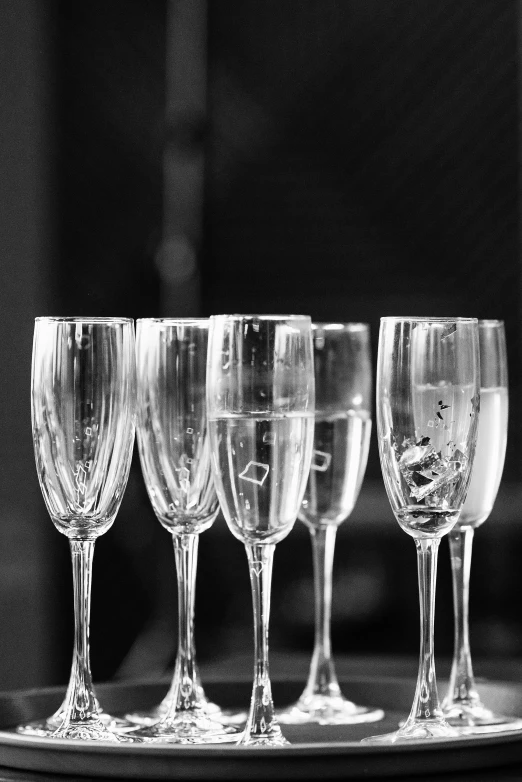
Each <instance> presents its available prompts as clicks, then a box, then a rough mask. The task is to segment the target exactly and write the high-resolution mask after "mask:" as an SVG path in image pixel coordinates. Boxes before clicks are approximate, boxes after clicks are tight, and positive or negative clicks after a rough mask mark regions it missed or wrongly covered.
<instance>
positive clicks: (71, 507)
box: [19, 318, 136, 741]
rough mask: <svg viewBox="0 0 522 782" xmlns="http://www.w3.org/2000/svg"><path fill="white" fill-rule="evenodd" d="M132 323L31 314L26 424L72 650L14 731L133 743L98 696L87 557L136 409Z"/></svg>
mask: <svg viewBox="0 0 522 782" xmlns="http://www.w3.org/2000/svg"><path fill="white" fill-rule="evenodd" d="M135 396H136V367H135V341H134V323H133V321H132V320H129V319H126V318H37V319H36V324H35V332H34V343H33V364H32V421H33V442H34V450H35V457H36V467H37V471H38V478H39V481H40V487H41V489H42V493H43V497H44V500H45V504H46V506H47V510H48V511H49V514H50V516H51V519H52V520H53V522H54V524H55V526H56V528H57V529H58V530H59V531H60V532H61V533H63V534H64V535H66V536H67V537H68V538H69V543H70V547H71V556H72V566H73V582H74V615H75V631H74V653H73V662H72V670H71V676H70V681H69V686H68V688H67V693H66V696H65V700H64V702H63V703H62V705H61V706H60V708H59V709H58V711H57V712H56V713H55V714H53V715H52V716H51V717H49V718H48V719H47V720H45V721H43V722H41V723H40V724H32V725H29V726H28V725H22V726H20V728H19V730H20V732H24V733H26V732H33V733H34V732H37V733H38V735H43V736H45V735H51V736H53V737H57V738H67V739H89V740H103V741H107V740H116V741H123V740H127V741H128V740H130V739H128V738H123V737H122V736H118V735H117V734H116V733H114V731H113V730H111V729H110V726H111V724H115V721H114V720H112V718H111V717H109V716H108V715H107V714H105V713H103V712H102V711H101V709H100V707H99V705H98V702H97V700H96V697H95V694H94V690H93V685H92V677H91V669H90V662H89V615H90V599H91V576H92V557H93V552H94V543H95V541H96V539H97V538H98V537H99V536H100V535H103V534H104V533H105V532H106V531H107V530H108V529H109V527H111V525H112V523H113V521H114V518H115V516H116V514H117V512H118V509H119V507H120V503H121V500H122V497H123V492H124V490H125V486H126V484H127V478H128V475H129V468H130V463H131V456H132V448H133V443H134V422H135V408H136V399H135Z"/></svg>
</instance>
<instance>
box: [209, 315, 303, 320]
mask: <svg viewBox="0 0 522 782" xmlns="http://www.w3.org/2000/svg"><path fill="white" fill-rule="evenodd" d="M218 318H221V319H223V320H238V321H240V320H281V321H284V320H309V321H310V322H311V320H312V317H311V315H258V314H255V313H254V314H248V315H240V314H237V313H234V314H231V315H223V314H220V315H211V316H210V320H217V319H218Z"/></svg>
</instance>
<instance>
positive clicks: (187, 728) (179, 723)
mask: <svg viewBox="0 0 522 782" xmlns="http://www.w3.org/2000/svg"><path fill="white" fill-rule="evenodd" d="M130 735H131V736H132V737H133V738H134V737H137V738H139V739H141V740H142V741H144V742H147V743H159V742H161V743H168V744H223V743H225V742H237V740H238V738H239V737H240V735H241V734H240V732H239V731H238V730H237V728H235V727H232V726H226V725H223V723H221V722H218V721H217V720H216V719H211V718H210V717H209V716H207V715H206V714H205V713H204V712H203V710H201V709H199V710H197V711H184V712H180V713H179V714H176V715H175V716H174V717H171V718H170V719H168V718H167V717H165V716H164V717H163V718H162V719H161V720H160V721H159V722H156V723H155V724H154V725H147V726H144V727H141V728H138V729H137V730H135V731H133V732H132V733H131V734H130Z"/></svg>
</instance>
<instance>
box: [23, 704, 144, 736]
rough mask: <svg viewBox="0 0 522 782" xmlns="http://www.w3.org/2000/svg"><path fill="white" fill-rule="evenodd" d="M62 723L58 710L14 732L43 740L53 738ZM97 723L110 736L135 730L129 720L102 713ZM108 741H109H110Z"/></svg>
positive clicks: (63, 718) (63, 716)
mask: <svg viewBox="0 0 522 782" xmlns="http://www.w3.org/2000/svg"><path fill="white" fill-rule="evenodd" d="M64 721H65V712H64V711H61V710H59V711H57V712H56V713H55V714H53V715H52V716H51V717H48V718H47V719H45V720H34V721H33V722H27V723H25V724H22V725H18V727H17V728H16V732H17V733H20V734H22V735H24V736H40V737H44V738H46V737H49V736H55V734H56V731H57V730H60V729H61V728H62V726H63V724H64ZM98 722H99V723H100V724H101V725H102V726H103V728H104V729H105V730H107V731H108V732H109V733H111V734H112V733H118V734H119V733H126V732H128V731H132V730H135V728H136V725H135V724H134V723H132V722H129V720H127V719H125V718H124V717H114V716H112V715H111V714H107V713H106V712H104V711H100V712H99V713H98V718H97V720H96V724H98ZM108 740H109V741H111V740H112V739H108Z"/></svg>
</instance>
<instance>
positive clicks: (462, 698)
mask: <svg viewBox="0 0 522 782" xmlns="http://www.w3.org/2000/svg"><path fill="white" fill-rule="evenodd" d="M478 325H479V345H480V416H479V425H478V437H477V446H476V449H475V459H474V462H473V470H472V473H471V481H470V484H469V488H468V493H467V496H466V501H465V502H464V507H463V508H462V513H461V514H460V516H459V519H458V521H457V523H456V524H455V526H454V527H453V529H452V531H451V532H450V534H449V545H450V555H451V570H452V580H453V604H454V611H455V649H454V655H453V665H452V668H451V676H450V682H449V687H448V692H447V694H446V697H445V698H444V701H443V703H442V709H443V712H444V716H445V717H446V720H447V721H448V722H449V723H451V724H452V725H454V726H455V727H457V728H460V729H462V731H463V732H467V733H469V732H475V733H478V732H490V731H491V730H502V731H504V730H514V729H519V728H521V727H522V720H521V719H517V718H514V717H507V716H505V715H502V714H497V713H495V712H493V711H491V709H488V708H486V706H484V704H483V703H482V701H481V700H480V696H479V694H478V692H477V688H476V685H475V679H474V676H473V668H472V664H471V653H470V645H469V627H468V605H469V575H470V567H471V552H472V544H473V535H474V532H475V529H476V528H477V527H479V526H480V525H481V524H483V523H484V522H485V521H486V519H487V518H488V516H489V515H490V513H491V511H492V509H493V504H494V502H495V498H496V496H497V491H498V487H499V484H500V479H501V476H502V469H503V467H504V457H505V453H506V441H507V423H508V373H507V352H506V338H505V333H504V323H503V322H502V321H501V320H481V321H479V324H478Z"/></svg>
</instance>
